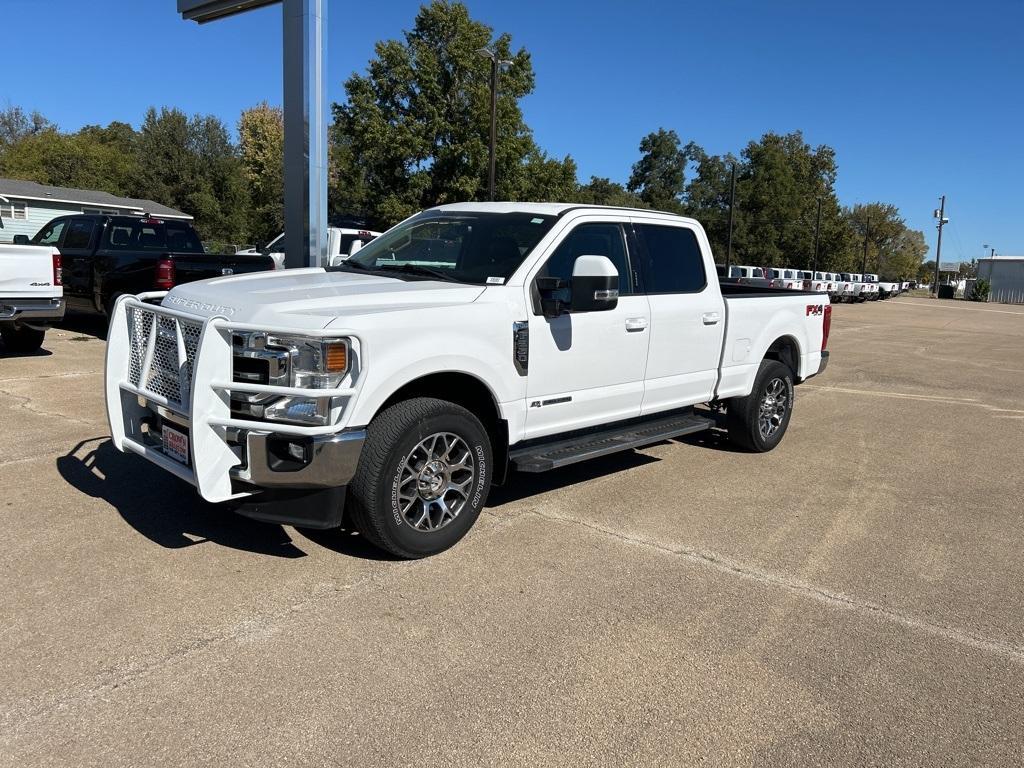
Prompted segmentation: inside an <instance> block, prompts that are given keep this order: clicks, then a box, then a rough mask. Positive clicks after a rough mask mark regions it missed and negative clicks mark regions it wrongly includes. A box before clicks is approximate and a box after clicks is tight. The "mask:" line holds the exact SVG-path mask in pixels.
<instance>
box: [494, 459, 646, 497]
mask: <svg viewBox="0 0 1024 768" xmlns="http://www.w3.org/2000/svg"><path fill="white" fill-rule="evenodd" d="M655 445H658V443H655ZM647 447H648V448H649V447H650V446H647ZM657 461H660V459H656V458H655V457H653V456H647V455H645V454H643V453H637V452H636V451H623V452H622V453H613V454H611V455H609V456H602V457H601V458H599V459H590V460H589V461H583V462H580V463H579V464H570V465H569V466H567V467H562V468H560V469H552V470H550V471H548V472H539V473H533V472H515V471H513V472H512V473H510V476H509V478H508V480H507V481H506V483H505V485H504V486H500V487H499V486H495V487H493V488H492V489H491V493H490V495H489V496H488V497H487V504H486V506H487V507H499V506H501V505H502V504H508V503H510V502H513V501H520V500H522V499H525V498H528V497H530V496H536V495H537V494H540V493H547V492H548V491H553V490H556V489H559V488H569V487H570V486H573V485H576V484H577V483H585V482H587V481H589V480H593V479H594V478H596V477H602V476H604V475H612V474H615V473H616V472H625V471H627V470H630V469H634V468H636V467H642V466H644V465H645V464H652V463H654V462H657Z"/></svg>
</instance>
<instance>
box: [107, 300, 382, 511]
mask: <svg viewBox="0 0 1024 768" xmlns="http://www.w3.org/2000/svg"><path fill="white" fill-rule="evenodd" d="M164 295H166V294H165V292H151V293H144V294H139V295H138V296H125V297H122V298H121V299H119V300H118V302H117V305H116V307H115V309H114V314H113V317H112V318H111V321H110V331H109V333H108V338H107V359H106V385H105V390H106V392H105V394H106V401H107V418H108V420H109V422H110V431H111V437H112V440H113V442H114V445H115V446H116V447H117V448H118V449H119V450H122V451H129V452H132V453H138V454H140V455H142V456H145V457H146V458H147V459H149V460H150V461H152V462H154V463H156V464H158V465H160V466H161V467H163V468H164V469H166V470H168V471H169V472H171V473H173V474H175V475H177V476H178V477H181V478H182V479H184V480H187V481H188V482H190V483H192V484H193V485H195V486H196V487H197V488H198V489H199V492H200V494H201V495H202V496H203V498H205V499H207V500H209V501H226V500H228V499H232V498H239V497H242V496H247V495H249V494H247V493H235V492H233V491H232V488H231V477H230V472H231V469H232V467H235V466H238V465H239V464H240V463H241V462H240V459H239V458H238V456H236V455H235V452H234V451H233V450H232V449H231V447H230V446H229V445H228V443H227V441H226V435H225V433H226V430H227V429H229V428H234V429H243V430H259V431H261V432H270V433H274V434H278V435H294V436H302V437H305V436H315V435H325V434H333V433H335V432H339V431H340V430H342V429H344V428H345V427H346V426H347V425H348V421H349V418H350V415H351V413H352V411H353V408H352V404H353V401H354V399H355V398H356V397H358V395H359V390H360V387H361V385H362V381H363V379H364V378H365V377H364V376H363V371H364V370H365V368H366V344H365V342H364V341H363V340H362V338H360V336H359V335H358V334H357V333H354V332H352V331H349V330H345V329H336V328H331V329H330V330H325V329H320V330H309V329H305V328H301V329H300V328H284V327H274V328H267V327H264V326H257V325H255V324H252V323H236V322H232V321H231V320H230V319H228V318H224V317H210V318H206V317H202V316H199V315H194V314H191V313H188V312H183V311H180V310H176V309H170V308H168V307H163V306H158V305H154V304H147V303H145V302H146V301H147V300H152V299H159V298H162V297H163V296H164ZM129 310H132V322H129ZM149 314H152V315H153V319H152V321H151V322H152V325H151V327H150V328H149V329H148V330H149V332H148V336H147V337H146V345H145V348H143V347H142V345H141V343H140V337H139V336H138V334H140V333H141V332H142V331H144V330H146V329H145V327H144V326H143V325H140V322H139V318H140V317H142V318H145V317H146V315H149ZM154 331H155V332H154ZM236 331H269V332H272V333H277V334H281V335H298V336H313V337H328V336H330V337H335V336H342V337H347V338H349V339H350V340H351V346H350V348H351V350H352V353H353V354H352V362H351V363H350V369H349V374H348V375H347V376H346V381H347V382H348V385H347V386H341V387H336V388H331V389H327V388H308V389H307V388H302V387H284V386H276V385H272V384H248V383H241V382H234V381H232V380H231V378H232V346H231V336H232V333H233V332H236ZM193 338H194V341H193ZM154 364H156V367H155V368H154ZM175 368H176V369H177V376H170V375H168V374H167V371H173V370H174V369H175ZM232 391H234V392H250V393H259V394H268V395H283V396H292V397H311V398H316V397H330V398H341V399H342V402H341V408H340V409H339V411H340V412H339V414H338V418H337V420H336V421H335V422H334V423H331V424H328V425H325V426H300V425H293V424H279V423H276V422H267V421H260V420H256V419H239V418H234V417H232V415H231V392H232ZM140 397H141V398H144V399H146V400H147V401H148V402H150V403H154V404H156V405H160V406H163V407H165V408H167V409H169V410H171V411H174V412H175V413H178V414H179V415H181V416H183V417H185V418H186V419H188V421H189V425H190V433H191V434H190V438H191V439H190V442H189V447H190V454H191V468H190V467H186V466H185V465H183V464H180V463H178V462H176V461H174V460H173V459H171V458H169V457H167V456H165V455H164V454H163V453H162V452H161V451H159V450H157V449H154V448H153V447H151V446H149V445H147V444H146V442H145V440H144V439H143V437H142V432H141V428H142V421H143V419H144V418H146V417H147V416H148V415H149V414H148V411H147V410H146V409H145V408H143V407H142V406H140V405H139V404H138V399H139V398H140ZM334 411H335V409H334V408H333V407H332V413H333V412H334Z"/></svg>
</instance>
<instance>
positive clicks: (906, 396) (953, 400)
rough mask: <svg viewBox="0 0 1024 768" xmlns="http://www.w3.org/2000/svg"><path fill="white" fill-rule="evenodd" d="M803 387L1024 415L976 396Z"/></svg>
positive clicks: (803, 386) (815, 385)
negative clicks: (985, 401)
mask: <svg viewBox="0 0 1024 768" xmlns="http://www.w3.org/2000/svg"><path fill="white" fill-rule="evenodd" d="M802 388H803V389H806V390H812V391H817V392H842V393H843V394H846V395H868V396H870V397H891V398H896V399H898V400H922V401H924V402H926V403H941V404H943V405H956V406H968V407H973V408H982V409H983V410H986V411H990V412H992V413H1006V414H1011V415H1012V417H1017V416H1024V410H1019V409H1016V408H999V407H998V406H995V405H989V404H988V403H983V402H980V401H979V400H978V399H977V398H973V397H946V396H944V395H918V394H911V393H909V392H886V391H884V390H874V389H850V388H849V387H830V386H819V385H817V384H804V385H802Z"/></svg>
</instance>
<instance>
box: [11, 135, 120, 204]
mask: <svg viewBox="0 0 1024 768" xmlns="http://www.w3.org/2000/svg"><path fill="white" fill-rule="evenodd" d="M135 138H136V137H135V131H134V130H133V129H132V127H131V126H130V125H127V124H126V123H111V124H110V125H109V126H107V127H106V128H103V127H101V126H98V125H88V126H86V127H84V128H82V129H81V130H80V131H78V132H77V133H73V134H64V133H60V132H59V131H57V130H56V128H53V127H50V128H46V129H44V130H42V131H40V132H36V133H28V134H25V135H23V136H22V137H21V138H20V139H18V140H17V141H15V142H14V143H13V144H10V145H9V146H8V147H7V148H6V149H5V150H4V151H3V153H2V154H0V174H2V175H4V176H11V177H14V178H19V179H28V180H30V181H36V182H38V183H40V184H49V185H53V186H60V187H75V188H84V189H98V190H102V191H104V192H109V193H111V194H114V195H130V194H131V193H132V191H133V189H134V186H135V183H136V177H137V175H138V165H137V162H136V159H137V156H136V152H135Z"/></svg>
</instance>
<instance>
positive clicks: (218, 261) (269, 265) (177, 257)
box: [171, 253, 274, 283]
mask: <svg viewBox="0 0 1024 768" xmlns="http://www.w3.org/2000/svg"><path fill="white" fill-rule="evenodd" d="M171 258H172V259H173V260H174V269H175V279H176V282H178V283H192V282H195V281H196V280H207V279H209V278H211V277H224V276H225V275H241V274H244V273H246V272H263V271H266V270H271V269H273V268H274V260H273V259H272V258H270V257H269V256H262V255H248V254H234V255H232V256H228V255H222V254H216V253H204V254H199V253H176V254H171Z"/></svg>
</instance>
